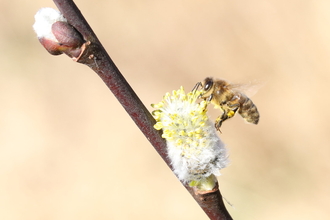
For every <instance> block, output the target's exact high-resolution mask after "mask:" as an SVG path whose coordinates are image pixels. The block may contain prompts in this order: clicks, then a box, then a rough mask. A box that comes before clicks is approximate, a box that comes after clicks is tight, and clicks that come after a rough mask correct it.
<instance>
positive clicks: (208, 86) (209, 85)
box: [204, 79, 213, 91]
mask: <svg viewBox="0 0 330 220" xmlns="http://www.w3.org/2000/svg"><path fill="white" fill-rule="evenodd" d="M212 85H213V81H212V80H211V79H207V80H205V85H204V90H205V91H208V90H209V89H210V88H211V87H212Z"/></svg>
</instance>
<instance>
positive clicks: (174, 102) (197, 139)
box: [152, 87, 228, 183]
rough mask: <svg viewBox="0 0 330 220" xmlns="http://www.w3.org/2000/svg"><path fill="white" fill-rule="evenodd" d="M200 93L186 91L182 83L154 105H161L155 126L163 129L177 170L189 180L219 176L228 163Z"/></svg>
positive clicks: (181, 178)
mask: <svg viewBox="0 0 330 220" xmlns="http://www.w3.org/2000/svg"><path fill="white" fill-rule="evenodd" d="M199 95H200V92H199V91H194V92H190V93H188V94H185V92H184V90H183V88H182V87H181V88H180V89H179V90H177V91H173V93H172V94H170V93H167V94H166V95H165V96H164V98H163V100H162V101H161V102H160V103H158V104H155V105H152V106H153V107H154V108H157V110H155V111H154V112H153V115H154V117H155V119H156V121H157V123H156V124H155V126H154V127H155V128H156V129H157V130H160V129H162V130H163V136H162V137H163V138H165V139H166V143H167V151H168V157H169V158H170V160H171V163H172V166H173V168H174V173H175V174H176V175H177V176H178V178H179V179H180V180H182V181H183V182H188V183H192V182H196V181H197V182H200V181H203V180H205V179H207V178H208V177H210V176H211V175H212V174H213V175H216V176H219V175H220V172H219V170H220V169H222V168H225V167H226V166H227V164H228V156H227V151H226V149H225V146H224V144H223V142H222V141H221V140H220V138H219V136H218V134H217V130H216V129H215V127H214V124H213V123H212V122H211V121H210V120H209V118H208V116H207V114H206V112H207V109H206V107H207V102H206V101H201V102H200V103H197V102H196V101H197V99H198V96H199Z"/></svg>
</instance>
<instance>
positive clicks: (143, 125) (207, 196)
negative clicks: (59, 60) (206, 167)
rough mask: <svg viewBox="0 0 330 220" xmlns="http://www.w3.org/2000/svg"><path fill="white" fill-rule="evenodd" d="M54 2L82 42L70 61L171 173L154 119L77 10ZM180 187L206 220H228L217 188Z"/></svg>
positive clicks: (63, 0) (61, 0)
mask: <svg viewBox="0 0 330 220" xmlns="http://www.w3.org/2000/svg"><path fill="white" fill-rule="evenodd" d="M54 2H55V4H56V6H57V7H58V9H59V10H60V11H61V13H62V14H63V15H64V17H65V18H66V19H67V20H68V23H69V24H70V25H72V26H73V27H74V28H75V29H76V30H77V31H78V32H79V33H80V34H81V35H82V36H83V39H84V40H85V44H84V45H83V46H82V48H81V49H82V53H81V54H80V55H79V56H78V57H73V59H74V60H75V61H77V62H79V63H82V64H86V65H88V66H89V67H90V68H92V69H93V70H94V71H95V72H96V73H97V74H98V75H99V76H100V77H101V79H102V80H103V81H104V82H105V84H106V85H107V86H108V88H109V89H110V90H111V91H112V93H113V94H114V95H115V97H116V98H117V99H118V101H119V102H120V103H121V105H122V106H123V107H124V109H125V110H126V111H127V113H128V114H129V115H130V117H131V118H132V119H133V121H134V122H135V123H136V125H137V126H138V127H139V129H140V130H141V131H142V132H143V134H144V135H145V136H146V138H147V139H148V140H149V142H150V143H151V144H152V145H153V146H154V148H155V149H156V151H157V152H158V153H159V155H160V156H161V157H162V158H163V160H164V161H165V162H166V164H167V165H168V166H169V167H170V168H171V169H172V167H171V164H170V161H169V159H168V157H167V153H166V142H165V140H164V139H163V138H162V137H161V133H160V132H159V131H157V130H156V129H154V128H153V125H154V124H155V120H154V118H153V117H152V115H151V114H150V113H149V111H148V110H147V109H146V107H145V106H144V105H143V103H142V102H141V100H140V99H139V97H138V96H137V95H136V94H135V92H134V91H133V89H132V88H131V87H130V85H129V84H128V82H127V81H126V80H125V78H124V77H123V75H122V74H121V73H120V71H119V70H118V68H117V67H116V65H115V64H114V62H113V61H112V60H111V58H110V56H109V55H108V53H107V52H106V50H105V49H104V48H103V46H102V44H101V43H100V41H99V40H98V38H97V37H96V35H95V34H94V32H93V30H92V29H91V27H90V26H89V25H88V23H87V21H86V20H85V18H84V17H83V15H82V14H81V12H80V10H79V9H78V8H77V6H76V5H75V4H74V2H73V1H72V0H54ZM172 170H173V169H172ZM182 184H183V183H182ZM183 185H184V186H185V187H186V189H187V190H188V191H189V193H190V194H191V195H192V196H193V197H194V199H195V200H196V201H197V202H198V204H199V205H200V207H201V208H202V209H203V210H204V211H205V213H206V214H207V215H208V216H209V218H210V219H212V220H213V219H214V220H216V219H217V220H230V219H232V218H231V216H230V215H229V213H228V211H227V210H226V208H225V206H224V203H223V200H222V196H221V194H220V191H219V188H218V185H217V186H216V187H215V188H214V189H213V190H212V191H209V192H199V191H196V190H195V189H194V188H191V187H189V186H188V185H186V184H183Z"/></svg>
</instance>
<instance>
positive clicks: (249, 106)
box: [238, 97, 260, 124]
mask: <svg viewBox="0 0 330 220" xmlns="http://www.w3.org/2000/svg"><path fill="white" fill-rule="evenodd" d="M238 113H239V114H240V115H241V116H242V117H243V118H244V119H245V120H246V121H247V122H249V123H253V124H258V122H259V117H260V115H259V112H258V109H257V106H255V104H253V102H252V101H251V99H249V98H248V97H245V100H243V101H242V102H241V105H240V108H239V110H238Z"/></svg>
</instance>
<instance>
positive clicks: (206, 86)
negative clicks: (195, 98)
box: [201, 77, 213, 98]
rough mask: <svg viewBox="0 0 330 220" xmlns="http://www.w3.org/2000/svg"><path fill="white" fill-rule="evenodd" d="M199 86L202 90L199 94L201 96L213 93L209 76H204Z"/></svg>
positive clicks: (211, 80) (211, 79) (204, 96)
mask: <svg viewBox="0 0 330 220" xmlns="http://www.w3.org/2000/svg"><path fill="white" fill-rule="evenodd" d="M201 86H202V90H203V92H202V94H201V98H206V97H210V96H211V95H212V93H213V78H211V77H207V78H205V79H204V80H203V82H201ZM210 98H211V97H210Z"/></svg>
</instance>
